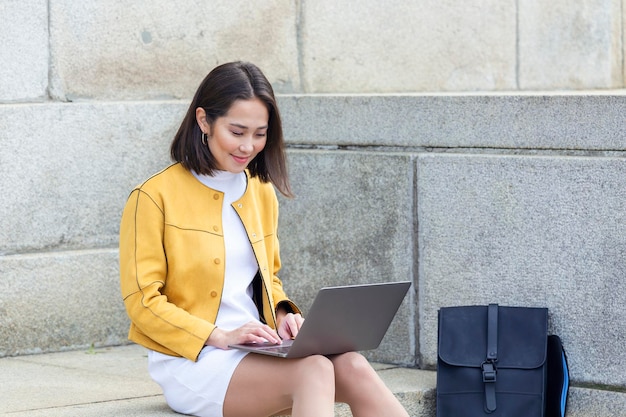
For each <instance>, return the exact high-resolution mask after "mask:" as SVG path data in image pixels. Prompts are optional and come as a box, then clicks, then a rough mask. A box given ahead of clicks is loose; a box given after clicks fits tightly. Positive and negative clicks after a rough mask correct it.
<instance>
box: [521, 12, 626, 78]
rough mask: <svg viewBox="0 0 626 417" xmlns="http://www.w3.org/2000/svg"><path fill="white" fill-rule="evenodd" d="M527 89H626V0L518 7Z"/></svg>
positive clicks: (522, 70) (522, 58)
mask: <svg viewBox="0 0 626 417" xmlns="http://www.w3.org/2000/svg"><path fill="white" fill-rule="evenodd" d="M518 8H519V18H518V22H519V34H518V43H519V87H520V88H521V89H522V90H533V89H535V90H536V89H542V90H556V89H568V90H577V89H590V88H592V89H593V88H623V87H624V78H623V74H624V73H623V71H624V67H623V65H624V61H623V56H624V44H623V43H622V36H623V27H622V24H623V23H622V18H621V17H620V16H623V15H624V13H623V11H622V9H623V1H622V0H580V1H577V2H576V4H575V5H574V4H573V3H572V2H571V1H568V0H555V1H542V0H531V1H523V2H519V5H518Z"/></svg>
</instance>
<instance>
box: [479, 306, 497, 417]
mask: <svg viewBox="0 0 626 417" xmlns="http://www.w3.org/2000/svg"><path fill="white" fill-rule="evenodd" d="M496 362H498V305H497V304H489V307H488V309H487V358H486V359H485V362H483V363H482V365H481V368H482V371H483V383H484V384H485V411H486V412H487V413H493V412H494V411H496V374H497V373H498V369H497V367H496Z"/></svg>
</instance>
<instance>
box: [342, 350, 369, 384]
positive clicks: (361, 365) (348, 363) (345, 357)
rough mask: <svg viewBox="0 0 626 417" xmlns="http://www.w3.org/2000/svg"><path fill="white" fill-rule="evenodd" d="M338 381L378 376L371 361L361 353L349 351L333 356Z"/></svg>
mask: <svg viewBox="0 0 626 417" xmlns="http://www.w3.org/2000/svg"><path fill="white" fill-rule="evenodd" d="M333 365H334V368H335V378H336V379H337V381H342V380H351V381H355V380H356V381H365V380H367V379H369V378H372V377H374V376H376V372H375V371H374V369H373V368H372V366H371V365H370V363H369V361H368V360H367V359H366V358H365V357H364V356H363V355H361V354H360V353H357V352H348V353H344V354H341V355H337V356H335V357H334V358H333Z"/></svg>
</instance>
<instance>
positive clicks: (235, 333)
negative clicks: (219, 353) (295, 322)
mask: <svg viewBox="0 0 626 417" xmlns="http://www.w3.org/2000/svg"><path fill="white" fill-rule="evenodd" d="M265 342H270V343H275V344H281V343H282V340H281V339H280V337H279V336H278V333H276V331H275V330H274V329H272V328H271V327H270V326H268V325H266V324H263V323H260V322H258V321H250V322H248V323H246V324H244V325H243V326H241V327H239V328H237V329H235V330H223V329H221V328H219V327H216V328H215V330H213V333H211V336H209V338H208V339H207V341H206V342H205V343H204V344H205V345H207V346H215V347H217V348H220V349H228V346H229V345H236V344H242V343H265Z"/></svg>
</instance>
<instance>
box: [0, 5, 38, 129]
mask: <svg viewBox="0 0 626 417" xmlns="http://www.w3.org/2000/svg"><path fill="white" fill-rule="evenodd" d="M0 45H2V47H1V48H0V62H1V63H2V65H0V102H19V101H39V100H43V99H44V98H46V97H47V88H48V59H49V51H48V2H47V1H45V0H24V1H3V2H2V3H0ZM0 120H1V119H0Z"/></svg>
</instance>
